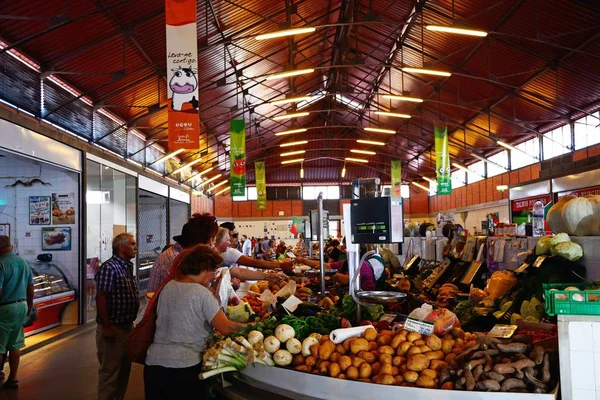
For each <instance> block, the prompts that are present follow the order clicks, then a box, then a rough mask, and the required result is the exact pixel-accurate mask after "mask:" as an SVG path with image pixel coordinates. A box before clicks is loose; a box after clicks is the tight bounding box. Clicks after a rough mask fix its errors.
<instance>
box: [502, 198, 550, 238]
mask: <svg viewBox="0 0 600 400" xmlns="http://www.w3.org/2000/svg"><path fill="white" fill-rule="evenodd" d="M538 200H540V201H541V202H542V203H543V204H544V220H546V215H548V210H550V207H552V196H551V195H550V194H545V195H540V196H533V197H527V198H525V199H519V200H513V201H511V205H510V214H511V220H512V223H514V224H517V225H519V224H522V223H523V222H527V216H528V214H530V213H531V212H532V210H533V205H534V204H535V202H536V201H538ZM546 230H550V229H549V228H548V225H546Z"/></svg>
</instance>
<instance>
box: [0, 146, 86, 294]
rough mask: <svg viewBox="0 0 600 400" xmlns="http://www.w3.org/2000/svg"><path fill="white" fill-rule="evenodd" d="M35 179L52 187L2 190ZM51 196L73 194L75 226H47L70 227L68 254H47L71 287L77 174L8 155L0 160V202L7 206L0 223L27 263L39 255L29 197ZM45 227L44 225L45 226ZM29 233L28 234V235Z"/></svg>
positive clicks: (75, 272) (75, 265)
mask: <svg viewBox="0 0 600 400" xmlns="http://www.w3.org/2000/svg"><path fill="white" fill-rule="evenodd" d="M34 178H38V179H41V180H42V181H44V182H46V183H50V184H51V185H52V186H43V185H41V184H35V185H34V186H32V187H24V186H21V185H20V186H17V187H16V188H10V187H8V188H7V187H6V186H7V185H12V184H13V183H15V181H17V180H21V181H23V182H27V181H29V180H31V179H34ZM52 193H60V194H68V193H73V194H74V195H75V203H76V204H75V205H74V208H75V224H73V225H49V226H59V227H70V228H71V250H70V251H54V252H52V251H48V252H47V253H51V254H52V256H53V261H55V262H57V264H59V265H61V266H63V267H64V270H63V271H64V272H65V274H67V277H68V278H69V281H70V282H69V283H70V284H71V287H73V288H75V289H77V288H78V285H77V284H78V281H79V269H80V266H79V217H80V210H79V204H78V199H79V175H78V174H77V173H74V172H67V171H65V170H63V169H59V168H56V167H53V166H50V165H48V164H44V163H35V162H33V161H30V160H28V159H25V158H20V157H16V156H12V155H8V156H7V157H0V201H1V202H2V203H4V204H6V205H7V207H6V209H5V210H4V212H3V213H2V214H0V223H9V224H10V225H11V227H10V229H11V239H12V240H13V243H14V244H15V245H16V246H15V247H16V248H17V249H18V251H19V254H20V255H21V256H22V257H23V258H25V259H26V260H27V261H35V260H36V257H37V255H38V254H40V253H42V225H29V196H52ZM45 226H48V225H45ZM28 233H29V235H28Z"/></svg>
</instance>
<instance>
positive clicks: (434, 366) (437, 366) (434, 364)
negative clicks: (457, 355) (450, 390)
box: [429, 360, 448, 372]
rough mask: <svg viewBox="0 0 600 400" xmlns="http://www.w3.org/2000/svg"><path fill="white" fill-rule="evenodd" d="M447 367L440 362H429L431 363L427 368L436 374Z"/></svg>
mask: <svg viewBox="0 0 600 400" xmlns="http://www.w3.org/2000/svg"><path fill="white" fill-rule="evenodd" d="M447 366H448V363H447V362H446V361H442V360H431V362H430V363H429V368H431V369H433V370H435V371H438V372H439V371H441V370H442V369H443V368H446V367H447Z"/></svg>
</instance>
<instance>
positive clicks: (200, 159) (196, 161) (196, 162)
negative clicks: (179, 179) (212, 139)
mask: <svg viewBox="0 0 600 400" xmlns="http://www.w3.org/2000/svg"><path fill="white" fill-rule="evenodd" d="M200 161H202V157H200V158H198V159H196V160H194V161H191V162H189V163H187V164H184V165H182V166H181V167H179V168H177V169H176V170H175V171H173V172H171V174H176V173H178V172H180V171H183V170H184V169H185V168H187V167H191V166H192V165H196V164H198V163H199V162H200Z"/></svg>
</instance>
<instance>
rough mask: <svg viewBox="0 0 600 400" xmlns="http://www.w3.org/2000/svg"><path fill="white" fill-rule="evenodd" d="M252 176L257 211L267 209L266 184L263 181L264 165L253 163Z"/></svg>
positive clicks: (259, 162) (258, 162) (262, 163)
mask: <svg viewBox="0 0 600 400" xmlns="http://www.w3.org/2000/svg"><path fill="white" fill-rule="evenodd" d="M254 175H255V178H256V202H257V203H258V209H259V210H266V209H267V182H266V180H265V163H264V162H261V161H257V162H255V163H254Z"/></svg>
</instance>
